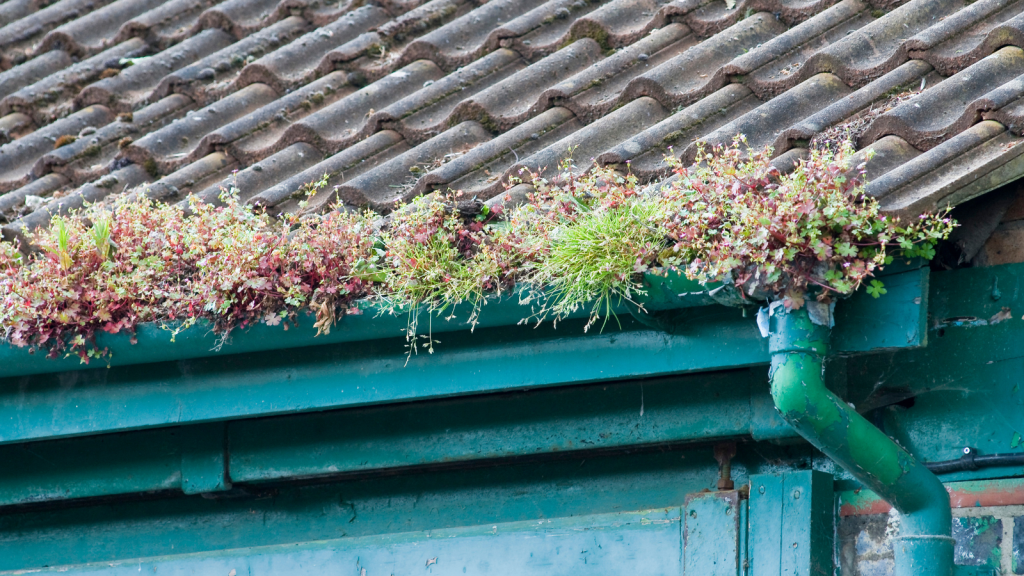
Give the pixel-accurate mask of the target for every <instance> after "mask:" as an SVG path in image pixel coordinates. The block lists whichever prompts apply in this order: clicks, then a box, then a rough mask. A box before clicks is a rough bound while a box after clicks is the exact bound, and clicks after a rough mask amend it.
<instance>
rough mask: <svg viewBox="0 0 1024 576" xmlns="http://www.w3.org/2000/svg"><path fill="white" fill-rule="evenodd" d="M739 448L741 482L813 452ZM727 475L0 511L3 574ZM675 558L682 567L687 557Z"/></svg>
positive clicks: (674, 500) (538, 510)
mask: <svg viewBox="0 0 1024 576" xmlns="http://www.w3.org/2000/svg"><path fill="white" fill-rule="evenodd" d="M737 452H738V453H737V456H736V458H735V459H734V461H733V478H734V480H735V481H736V482H737V483H738V484H743V483H745V482H746V480H747V478H748V477H749V476H748V475H749V474H751V473H758V472H766V471H768V470H772V469H777V467H778V466H780V465H783V466H791V465H793V464H795V463H807V462H810V461H811V460H810V458H811V456H812V453H811V452H810V451H802V450H799V449H797V448H795V447H789V448H783V447H773V446H770V445H759V446H751V445H746V444H741V445H739V446H738V450H737ZM717 478H718V466H717V463H716V462H715V461H714V458H713V455H712V451H711V449H710V447H706V446H705V447H696V448H692V449H688V450H681V449H667V448H660V449H659V451H657V452H650V453H633V454H619V455H605V456H602V455H600V454H594V453H588V454H584V455H580V456H578V457H575V458H571V459H565V460H559V461H546V460H541V461H536V462H530V461H512V462H505V463H503V465H501V466H486V467H478V468H468V469H466V468H463V469H455V470H440V471H431V470H422V469H420V470H416V471H413V472H408V473H405V474H401V475H392V474H377V475H372V476H366V477H355V478H347V479H340V480H338V481H336V482H332V483H329V484H321V485H302V484H298V485H293V486H273V487H267V488H266V489H261V488H260V487H258V486H249V487H248V490H249V491H250V495H249V496H247V497H243V496H242V495H241V494H236V493H231V492H228V493H224V497H223V498H220V497H217V493H214V494H209V495H203V496H198V495H196V496H183V495H182V496H177V497H169V496H170V495H165V496H164V497H161V498H158V499H137V498H134V499H128V500H124V501H118V502H98V503H88V504H87V505H78V506H67V507H60V508H56V507H45V508H39V509H35V508H32V509H27V510H9V511H7V512H6V513H5V514H2V515H0V570H15V569H26V568H33V567H41V566H42V565H43V564H48V565H51V566H57V565H62V564H77V563H85V562H108V561H115V560H119V559H130V558H142V557H149V556H158V555H166V554H183V553H194V552H208V551H216V550H227V549H234V548H244V547H250V546H265V545H272V544H288V543H301V542H310V541H317V540H329V539H335V538H342V537H358V536H372V535H382V534H396V533H402V532H415V531H420V530H438V529H447V528H454V527H459V526H477V525H486V524H493V523H499V522H517V521H533V522H538V521H540V520H549V519H555V518H565V517H570V516H578V515H587V514H601V513H611V512H618V511H623V510H647V509H654V508H667V507H678V506H681V505H682V503H683V502H684V499H685V496H686V494H689V493H693V492H699V491H700V490H703V489H707V488H712V487H714V485H715V482H716V480H717ZM208 496H213V498H209V497H208ZM679 531H680V527H678V526H677V527H676V533H677V534H679ZM675 561H676V566H678V565H679V563H680V562H681V559H680V558H679V557H678V556H677V557H676V560H675Z"/></svg>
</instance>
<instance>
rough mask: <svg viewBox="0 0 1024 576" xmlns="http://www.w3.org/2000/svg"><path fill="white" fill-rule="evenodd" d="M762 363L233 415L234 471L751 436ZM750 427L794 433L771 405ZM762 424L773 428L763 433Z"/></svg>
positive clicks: (369, 465) (244, 475)
mask: <svg viewBox="0 0 1024 576" xmlns="http://www.w3.org/2000/svg"><path fill="white" fill-rule="evenodd" d="M767 386H768V384H767V374H765V373H764V371H763V369H761V368H755V369H751V370H737V371H733V372H726V373H716V374H706V375H705V374H701V375H687V376H674V377H667V378H661V379H652V380H647V381H642V382H617V383H609V384H602V385H590V386H580V387H566V388H559V389H554V390H534V391H527V392H519V393H509V394H503V395H499V396H494V395H482V396H475V397H471V398H462V399H452V400H446V401H438V402H427V403H422V402H421V403H411V404H403V405H398V406H382V407H373V408H366V409H361V410H343V411H333V412H325V413H320V414H310V415H305V414H303V415H294V416H281V417H277V418H271V419H266V418H264V419H253V420H242V421H237V422H232V423H231V424H230V427H229V431H230V445H231V477H232V478H233V479H234V480H235V481H236V482H246V481H267V480H274V479H279V478H287V477H295V476H316V475H323V474H331V473H339V472H353V471H364V470H374V469H382V468H399V467H403V466H415V465H425V464H432V463H455V462H465V461H471V460H486V459H492V458H502V457H511V456H527V455H537V454H546V453H553V452H560V451H567V450H593V449H609V448H616V447H626V446H642V445H645V444H646V445H650V444H668V443H679V442H694V441H697V442H707V441H709V440H713V439H716V438H729V437H743V436H748V435H750V434H751V433H752V432H754V430H753V429H752V428H751V426H752V424H751V422H752V415H753V414H754V413H755V412H758V411H759V410H761V409H762V406H761V403H760V402H758V403H757V404H756V405H755V398H756V399H760V398H761V397H762V396H767V393H768V390H767ZM771 410H772V411H771V413H768V414H758V416H759V419H760V420H761V421H765V422H770V424H768V425H762V426H761V427H759V428H758V429H757V430H756V431H757V432H758V433H760V434H765V435H771V436H773V437H776V438H786V437H788V438H795V437H796V435H795V433H794V432H793V431H792V429H791V428H789V426H788V425H787V424H786V423H785V422H784V421H783V420H782V418H781V417H779V416H778V415H777V414H775V410H774V408H772V409H771ZM769 430H770V434H769Z"/></svg>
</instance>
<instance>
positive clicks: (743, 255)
mask: <svg viewBox="0 0 1024 576" xmlns="http://www.w3.org/2000/svg"><path fill="white" fill-rule="evenodd" d="M851 153H852V150H851V149H850V148H849V147H848V146H846V147H843V148H842V149H840V150H839V151H837V152H835V153H833V152H830V151H827V150H825V151H816V152H813V153H812V154H811V157H810V158H809V159H808V160H807V161H806V162H804V163H802V164H800V165H799V166H798V167H797V168H796V170H794V171H793V172H792V173H790V174H785V175H783V174H779V173H778V171H776V170H775V169H774V168H773V167H772V166H771V164H770V162H769V159H770V152H769V151H768V150H762V151H751V150H747V149H746V148H745V147H744V145H743V142H742V140H737V141H736V143H735V144H734V145H733V146H732V147H729V148H726V149H719V150H714V151H708V150H702V151H701V153H700V156H699V159H698V160H699V161H698V164H695V165H694V166H690V167H683V166H679V165H675V166H674V168H675V171H676V177H675V178H674V179H673V180H672V181H670V182H669V183H667V184H666V185H664V186H662V187H661V189H660V190H658V191H657V192H655V193H644V192H642V191H641V190H640V189H639V188H638V186H637V181H636V179H635V178H633V177H632V176H629V175H622V174H619V173H617V172H614V171H612V170H610V169H600V168H597V169H593V170H590V171H588V172H586V173H584V174H582V175H579V174H578V173H577V172H578V171H576V170H574V169H573V166H572V164H571V162H568V161H567V162H566V163H564V164H563V165H562V166H561V167H560V169H559V171H558V174H557V175H556V176H555V177H554V178H552V179H550V180H548V179H545V178H542V177H541V176H540V175H539V174H529V175H526V178H524V180H525V181H527V182H529V183H530V184H532V185H533V187H534V190H535V192H534V193H533V194H532V195H531V196H530V197H529V199H528V201H527V202H526V203H525V204H523V205H520V206H518V207H516V208H514V209H512V210H509V213H508V214H504V213H502V210H501V209H500V207H495V208H493V209H490V208H488V207H487V206H486V205H483V204H482V203H480V202H476V201H468V200H466V199H465V198H462V197H461V195H460V194H459V193H457V192H450V193H448V194H444V195H441V194H438V195H434V196H429V197H423V198H417V199H415V200H413V201H412V202H410V203H409V204H406V205H398V206H396V209H395V210H394V211H393V212H392V214H391V215H390V216H389V218H388V220H386V221H384V220H382V219H381V217H380V216H379V215H377V214H373V213H351V212H346V211H344V210H341V209H338V210H335V211H332V212H330V213H327V214H323V215H319V216H308V215H307V216H303V217H301V218H300V217H299V216H292V215H289V216H285V217H283V218H281V219H276V220H275V219H272V218H270V217H268V216H267V215H265V214H263V213H262V212H259V211H258V210H254V209H252V208H251V207H249V206H248V205H246V204H244V203H242V202H240V201H239V199H238V194H237V191H236V190H231V191H226V192H225V194H224V196H223V198H222V200H223V203H222V205H221V206H216V207H215V206H213V205H209V204H201V203H198V202H196V203H194V204H193V206H192V213H191V214H190V215H188V216H186V215H185V214H184V213H183V212H182V211H181V210H179V209H177V208H175V207H172V206H167V205H165V204H161V203H157V202H154V201H150V200H146V199H140V200H130V201H129V200H126V201H123V202H120V203H118V204H116V205H115V206H114V207H113V208H108V209H106V210H105V211H104V210H103V209H101V208H98V207H94V208H90V209H88V210H86V211H83V212H80V213H76V214H72V215H70V216H67V217H55V218H54V219H53V222H52V225H51V226H50V227H49V228H48V229H46V230H42V231H39V232H38V233H36V234H35V236H34V237H33V238H32V241H31V245H32V247H33V249H32V250H31V251H28V254H27V255H23V254H22V253H21V252H19V251H18V250H17V249H16V247H14V246H12V245H11V244H9V243H0V288H2V290H3V294H4V297H3V302H2V305H0V322H2V325H3V327H4V329H5V332H4V339H5V340H6V341H7V342H9V343H11V344H13V345H15V346H21V347H30V348H32V349H42V350H45V351H46V352H47V353H48V355H50V356H52V357H57V356H62V355H77V356H79V357H80V358H82V360H83V361H88V360H89V358H93V357H102V356H103V355H104V354H105V353H106V351H105V350H100V349H98V348H97V347H96V344H95V336H96V334H97V333H98V332H101V331H102V332H109V333H118V332H122V331H127V332H129V333H134V331H135V329H136V327H137V326H138V325H139V324H140V323H144V322H155V323H159V324H162V325H165V326H166V327H168V329H170V330H181V329H184V328H187V327H189V326H192V325H194V324H195V323H196V322H198V321H200V320H208V321H210V322H211V323H212V326H213V329H214V330H215V331H216V332H218V333H220V334H222V335H227V334H229V333H230V332H231V330H233V329H236V328H243V329H244V328H246V327H248V326H250V325H252V324H255V323H266V324H269V325H272V326H277V325H281V326H282V327H283V329H288V328H289V326H294V325H297V324H298V323H299V321H300V320H301V319H302V317H303V315H304V312H307V311H308V312H311V313H312V314H314V315H315V322H314V324H315V327H316V328H317V329H318V331H319V332H320V333H327V332H329V331H330V329H331V327H332V326H333V325H334V324H335V322H336V321H338V318H339V317H340V316H343V315H345V314H358V313H360V308H359V307H358V306H357V305H356V303H357V301H359V300H369V301H372V302H374V303H376V304H377V305H378V307H379V308H380V309H382V310H383V311H384V312H385V313H405V312H407V311H409V310H416V311H418V310H426V311H428V312H429V313H430V314H449V313H451V310H452V309H453V308H454V306H455V305H457V304H460V303H469V304H470V305H471V308H472V309H473V310H474V312H473V313H472V317H471V318H470V321H471V323H472V322H475V320H476V318H477V315H478V314H479V313H480V311H481V308H482V307H483V306H484V305H485V304H486V302H487V298H488V297H489V296H492V295H500V294H502V293H507V292H509V291H511V290H512V289H513V288H514V287H516V286H517V285H518V286H525V287H526V290H525V292H523V293H521V294H523V295H522V296H521V299H522V302H523V303H524V304H529V305H531V306H532V308H531V309H530V312H529V314H527V313H525V312H524V315H525V316H529V317H530V318H540V319H543V318H553V319H555V320H557V319H558V318H562V317H564V316H566V315H567V314H570V313H574V312H576V311H579V310H581V309H585V310H586V311H587V312H589V314H590V319H591V324H592V323H593V322H594V321H596V320H597V319H598V318H599V317H601V316H602V315H603V316H604V317H605V318H607V316H608V315H609V312H610V311H611V309H612V306H613V304H615V303H617V301H619V300H627V301H633V300H634V299H635V298H636V296H637V295H638V294H642V293H643V291H644V286H643V275H644V274H645V273H647V272H651V271H664V270H670V269H673V268H675V269H679V270H682V271H683V272H685V274H686V275H687V276H689V277H690V278H693V279H697V280H700V281H702V282H711V281H716V282H724V283H726V284H729V285H731V286H732V287H733V289H734V290H735V291H736V292H737V293H738V294H739V296H740V297H741V298H742V299H746V300H753V301H766V300H779V299H781V300H783V301H784V302H785V303H786V305H787V306H789V307H791V308H796V307H800V306H802V305H803V303H804V299H805V298H806V297H808V296H813V297H816V298H817V299H818V300H820V301H823V302H827V301H831V300H832V299H834V298H836V297H841V296H845V295H849V294H852V293H853V292H854V291H855V290H857V289H858V288H859V287H860V286H861V285H862V284H865V283H868V288H867V289H868V291H869V292H871V293H872V295H874V296H876V297H877V296H878V295H880V294H882V293H884V287H883V286H882V285H881V283H880V282H878V281H877V280H874V279H871V277H872V274H873V272H874V271H875V270H877V269H878V268H879V267H881V266H884V265H885V264H887V263H889V262H890V261H891V259H892V252H893V251H896V252H900V253H902V254H903V255H904V256H908V257H917V256H920V257H924V258H930V257H931V256H932V255H933V254H934V247H935V244H936V243H937V242H938V241H939V240H940V239H942V238H945V237H946V236H948V234H949V232H950V231H951V230H952V228H953V227H954V226H955V223H954V222H952V221H951V220H950V219H949V218H948V217H947V216H946V214H939V215H922V216H921V217H920V218H916V219H913V220H912V221H910V222H903V221H900V220H899V219H898V218H895V217H889V216H886V215H883V214H881V213H880V212H879V209H878V204H877V202H875V201H874V200H873V199H871V198H868V197H866V196H865V195H864V193H863V186H862V183H861V182H860V181H859V178H858V177H856V176H855V177H853V178H848V176H847V175H848V174H849V172H850V170H849V166H848V165H847V162H848V158H849V156H850V154H851ZM854 173H855V174H856V173H857V171H856V170H855V171H854ZM322 184H323V182H320V183H316V184H314V185H313V186H311V189H312V190H315V189H316V188H317V187H318V185H322ZM524 310H525V308H524ZM410 318H411V319H412V320H411V325H410V332H409V340H410V348H411V349H415V348H416V347H417V346H418V345H420V344H419V343H418V341H417V336H416V328H417V327H416V325H415V318H417V314H410ZM422 345H423V346H425V347H428V348H431V349H432V344H431V343H430V342H429V338H428V342H427V343H426V344H422Z"/></svg>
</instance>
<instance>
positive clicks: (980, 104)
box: [861, 46, 1024, 150]
mask: <svg viewBox="0 0 1024 576" xmlns="http://www.w3.org/2000/svg"><path fill="white" fill-rule="evenodd" d="M1022 73H1024V50H1021V49H1020V48H1016V47H1012V46H1010V47H1006V48H1003V49H1001V50H999V51H998V52H996V53H995V54H992V55H990V56H987V57H985V58H984V59H982V60H981V61H980V62H978V63H977V64H974V65H972V66H970V67H968V68H967V69H965V70H963V71H962V72H959V73H957V74H955V75H953V76H952V77H950V78H949V79H947V80H943V81H942V82H941V83H939V85H938V86H935V87H934V88H931V89H929V90H926V91H924V92H923V93H921V94H920V95H919V96H918V97H916V98H914V99H912V100H910V101H908V102H905V103H903V104H901V105H899V106H897V107H896V108H895V109H894V110H892V111H890V112H887V113H885V114H883V115H881V116H879V117H878V118H877V119H876V120H875V121H874V122H872V123H871V126H870V127H869V128H868V130H867V131H866V132H865V133H864V135H863V136H862V137H861V140H862V141H863V143H865V144H868V143H871V142H872V141H874V140H875V139H877V138H879V137H881V136H887V135H889V134H894V135H896V136H899V137H900V138H903V139H904V140H906V141H907V142H910V144H911V145H913V146H914V147H915V148H918V149H920V150H928V149H931V148H934V147H935V146H937V145H939V144H940V143H942V142H944V141H946V140H948V139H949V137H950V136H952V135H954V134H959V133H960V132H962V131H964V130H965V129H967V128H969V127H970V126H972V125H973V124H975V123H976V122H977V121H978V120H980V119H981V111H982V110H983V109H985V108H986V107H992V104H991V103H989V104H988V106H986V104H985V102H986V100H988V101H989V102H991V101H990V100H989V99H986V95H987V94H988V93H989V92H992V91H993V88H994V87H996V88H997V90H998V87H1001V86H1002V85H1003V84H1005V83H1007V82H1009V81H1011V80H1014V79H1016V78H1017V77H1018V76H1019V75H1021V74H1022ZM1011 90H1012V92H1014V94H1012V95H1010V96H1006V95H1005V93H1006V92H1009V91H1011ZM1002 92H1003V96H1002V98H1003V99H1004V100H1008V99H1015V98H1016V97H1019V96H1021V95H1024V83H1020V82H1014V83H1012V84H1011V85H1010V86H1008V87H1007V89H1006V90H1003V91H1002ZM1000 107H1001V106H1000Z"/></svg>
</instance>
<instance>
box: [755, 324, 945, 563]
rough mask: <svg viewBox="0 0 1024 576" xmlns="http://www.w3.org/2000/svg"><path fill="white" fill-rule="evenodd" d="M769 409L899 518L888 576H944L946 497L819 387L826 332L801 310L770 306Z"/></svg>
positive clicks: (902, 453)
mask: <svg viewBox="0 0 1024 576" xmlns="http://www.w3.org/2000/svg"><path fill="white" fill-rule="evenodd" d="M768 345H769V350H770V352H771V359H772V365H771V372H770V379H771V391H772V398H773V399H774V400H775V406H776V408H778V410H779V412H780V413H781V414H782V417H783V418H784V419H785V420H786V421H787V422H789V424H790V425H792V426H793V428H795V429H796V431H797V432H799V433H800V435H801V436H803V437H804V438H805V439H807V441H809V442H810V443H811V444H813V445H814V446H815V447H817V448H818V449H819V450H821V451H822V452H824V453H825V454H826V455H827V456H828V457H829V458H831V459H832V460H834V461H835V462H836V463H837V464H839V465H840V466H842V467H843V469H845V470H846V471H847V472H849V473H850V474H852V475H853V476H854V477H855V478H857V479H858V480H860V482H861V483H862V484H864V485H865V486H866V487H868V488H870V489H871V490H873V491H874V492H875V493H876V494H878V496H879V497H881V498H882V499H884V500H885V501H886V502H888V503H889V504H891V505H892V507H893V508H895V509H896V510H897V511H898V512H899V513H900V532H899V536H898V537H896V538H894V541H893V551H894V553H895V572H894V573H895V575H896V576H951V575H952V573H953V538H952V524H953V519H952V514H951V512H950V504H949V493H948V492H946V489H945V488H944V487H943V486H942V483H941V482H940V481H939V479H938V478H936V476H935V475H934V474H932V473H931V472H930V471H929V470H928V469H927V468H925V466H924V465H923V464H921V463H920V462H918V461H917V459H916V458H914V457H913V456H912V455H911V454H910V453H909V452H907V451H906V450H904V449H903V448H902V447H900V446H899V445H898V444H896V443H895V442H893V441H892V440H891V439H890V438H889V437H888V436H886V435H885V433H884V432H882V431H881V430H879V429H878V428H876V427H875V426H874V425H872V424H871V423H870V422H868V421H867V420H866V419H865V418H864V417H863V416H861V415H860V414H858V413H857V411H856V410H854V409H853V408H852V407H851V406H850V405H848V404H847V403H846V402H844V401H843V400H842V399H841V398H839V397H838V396H836V395H835V394H833V393H832V392H831V391H830V390H828V388H826V387H825V382H824V359H825V356H826V355H827V354H828V345H829V328H828V327H827V326H820V325H817V324H814V323H812V322H811V319H810V316H809V315H808V313H807V309H806V308H803V309H800V310H786V309H785V307H783V306H778V305H776V306H773V307H772V309H771V312H770V318H769V344H768Z"/></svg>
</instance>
